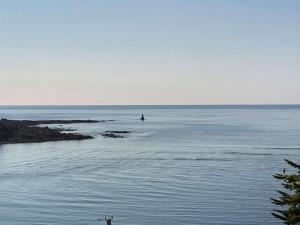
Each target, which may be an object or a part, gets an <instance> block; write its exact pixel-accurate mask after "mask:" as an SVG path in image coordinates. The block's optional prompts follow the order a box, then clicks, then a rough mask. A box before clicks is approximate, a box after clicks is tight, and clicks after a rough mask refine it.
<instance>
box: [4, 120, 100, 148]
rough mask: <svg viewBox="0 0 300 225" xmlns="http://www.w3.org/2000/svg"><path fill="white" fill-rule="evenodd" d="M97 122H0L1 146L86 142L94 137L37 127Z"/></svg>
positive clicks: (92, 121) (94, 121)
mask: <svg viewBox="0 0 300 225" xmlns="http://www.w3.org/2000/svg"><path fill="white" fill-rule="evenodd" d="M97 122H98V121H96V120H38V121H32V120H7V119H1V120H0V144H11V143H36V142H47V141H63V140H84V139H91V138H93V137H92V136H89V135H82V134H73V133H62V131H66V130H65V129H61V128H60V129H50V128H49V127H37V126H36V125H40V124H70V123H97Z"/></svg>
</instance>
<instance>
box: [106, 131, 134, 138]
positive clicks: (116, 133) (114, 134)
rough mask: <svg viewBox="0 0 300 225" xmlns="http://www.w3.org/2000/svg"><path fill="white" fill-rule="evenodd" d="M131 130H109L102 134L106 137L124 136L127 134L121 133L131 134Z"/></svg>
mask: <svg viewBox="0 0 300 225" xmlns="http://www.w3.org/2000/svg"><path fill="white" fill-rule="evenodd" d="M129 133H131V131H126V130H107V131H105V132H104V133H102V134H101V135H102V136H103V137H105V138H124V137H125V136H123V135H120V134H129Z"/></svg>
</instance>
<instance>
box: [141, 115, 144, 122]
mask: <svg viewBox="0 0 300 225" xmlns="http://www.w3.org/2000/svg"><path fill="white" fill-rule="evenodd" d="M144 120H145V117H144V114H142V116H141V121H142V122H143V121H144Z"/></svg>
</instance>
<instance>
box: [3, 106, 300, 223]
mask: <svg viewBox="0 0 300 225" xmlns="http://www.w3.org/2000/svg"><path fill="white" fill-rule="evenodd" d="M141 113H144V114H145V117H146V121H145V122H144V123H141V122H140V121H139V120H138V118H139V117H140V115H141ZM0 117H5V118H9V119H99V120H102V119H114V120H116V121H114V122H107V123H97V124H70V125H64V127H71V128H75V129H77V130H78V132H81V133H85V134H90V135H93V136H95V139H92V140H84V141H67V142H48V143H40V144H15V145H0V224H1V225H2V224H3V225H19V224H21V225H35V224H38V225H50V224H51V225H52V224H53V225H58V224H60V225H71V224H72V225H93V224H99V223H98V222H97V219H98V218H99V217H101V216H102V215H113V216H114V217H115V218H114V221H113V222H114V224H122V225H151V224H163V225H164V224H166V225H168V224H178V225H179V224H180V225H182V224H185V225H193V224H199V225H201V224H203V225H262V224H263V225H276V224H277V225H279V224H281V223H280V222H279V221H278V220H276V219H274V218H273V217H272V215H271V214H270V213H271V210H272V208H274V207H273V205H272V204H271V203H270V198H271V197H276V196H277V194H276V189H278V188H279V187H280V184H279V182H278V181H277V180H274V179H273V178H272V174H274V173H277V172H281V171H282V169H283V168H284V167H286V164H285V163H284V162H283V159H284V158H288V159H292V160H294V161H296V162H300V106H114V107H112V106H44V107H36V106H31V107H21V106H19V107H14V106H1V107H0ZM106 130H130V131H133V132H132V133H131V134H129V135H128V138H125V139H105V138H103V137H102V136H101V135H100V133H101V132H103V131H106ZM287 171H288V172H289V171H291V169H290V168H288V170H287Z"/></svg>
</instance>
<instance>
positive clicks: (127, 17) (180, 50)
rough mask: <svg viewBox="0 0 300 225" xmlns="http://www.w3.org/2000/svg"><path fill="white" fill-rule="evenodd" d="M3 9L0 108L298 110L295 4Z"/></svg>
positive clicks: (9, 4) (9, 5)
mask: <svg viewBox="0 0 300 225" xmlns="http://www.w3.org/2000/svg"><path fill="white" fill-rule="evenodd" d="M0 6H1V7H0V28H1V31H2V33H3V34H2V35H1V37H0V48H1V51H0V81H1V82H0V105H240V104H242V105H258V104H259V105H265V104H271V105H274V104H275V105H278V104H284V105H286V104H300V88H299V83H300V76H299V72H300V64H299V59H300V44H299V39H300V28H299V22H300V14H299V11H300V2H299V1H296V0H289V1H280V0H266V1H263V2H262V1H260V0H253V1H236V0H226V1H217V0H213V1H208V0H203V1H194V0H189V1H171V0H166V1H163V2H162V1H126V2H124V1H113V2H111V1H96V0H88V1H84V2H83V1H78V0H73V1H71V0H63V1H59V0H45V1H38V0H28V1H22V2H21V1H17V0H12V1H0Z"/></svg>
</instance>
